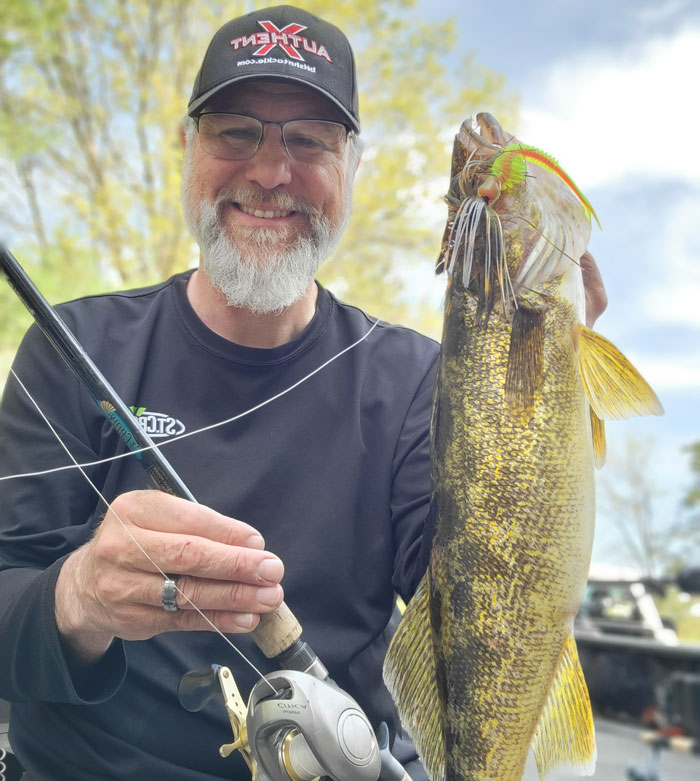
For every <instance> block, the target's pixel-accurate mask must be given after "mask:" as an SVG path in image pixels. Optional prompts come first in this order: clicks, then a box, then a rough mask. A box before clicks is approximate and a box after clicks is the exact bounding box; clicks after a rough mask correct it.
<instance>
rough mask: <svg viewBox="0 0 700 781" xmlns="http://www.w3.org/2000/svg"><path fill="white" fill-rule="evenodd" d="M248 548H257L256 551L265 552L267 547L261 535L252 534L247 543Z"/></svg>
mask: <svg viewBox="0 0 700 781" xmlns="http://www.w3.org/2000/svg"><path fill="white" fill-rule="evenodd" d="M245 544H246V547H247V548H255V549H256V550H263V548H264V547H265V540H263V538H262V537H261V536H260V535H259V534H251V535H250V537H248V539H247V540H246V541H245Z"/></svg>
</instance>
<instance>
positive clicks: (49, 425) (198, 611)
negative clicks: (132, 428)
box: [10, 369, 276, 693]
mask: <svg viewBox="0 0 700 781" xmlns="http://www.w3.org/2000/svg"><path fill="white" fill-rule="evenodd" d="M10 373H11V374H12V375H13V377H14V378H15V379H16V380H17V382H18V383H19V385H20V387H21V388H22V390H23V391H24V392H25V393H26V394H27V396H28V398H29V400H30V401H31V402H32V404H33V405H34V406H35V407H36V410H37V412H38V413H39V415H41V417H42V418H43V420H44V422H45V423H46V425H47V426H48V427H49V429H51V433H52V434H53V435H54V436H55V437H56V439H57V440H58V442H59V444H60V445H61V447H62V448H63V449H64V450H65V451H66V453H67V454H68V458H70V460H71V461H72V462H73V464H74V468H77V469H79V470H80V473H81V474H82V475H83V477H84V478H85V479H86V480H87V481H88V483H89V484H90V486H91V487H92V489H93V490H94V491H95V493H96V494H97V495H98V496H99V497H100V499H101V500H102V501H103V502H104V504H105V505H106V506H107V509H109V510H110V511H111V512H112V514H113V515H114V517H115V518H116V519H117V520H118V521H119V523H120V524H121V527H122V528H123V529H124V531H125V532H126V533H127V535H128V536H129V537H130V538H131V541H132V542H133V543H134V544H135V545H136V547H137V548H138V549H139V550H140V551H141V553H143V555H144V556H145V557H146V558H147V559H148V561H149V562H150V563H151V564H152V565H153V566H154V567H155V569H156V570H157V571H158V572H159V573H160V574H161V575H162V576H163V578H168V579H169V576H168V575H167V574H166V573H165V572H164V571H163V570H162V569H161V568H160V567H159V566H158V564H156V562H155V561H154V560H153V559H152V558H151V556H149V554H148V553H147V552H146V550H145V548H144V547H143V546H142V545H141V543H140V542H139V541H138V539H137V538H136V537H135V536H134V534H133V533H132V531H131V530H130V529H129V527H128V526H127V525H126V523H124V521H123V520H122V519H121V518H120V517H119V515H118V514H117V512H116V511H115V510H114V509H113V508H112V505H111V504H110V503H109V502H108V501H107V499H106V498H105V496H104V494H103V493H102V491H100V489H99V488H98V487H97V486H96V485H95V483H93V482H92V480H91V479H90V477H89V476H88V474H87V472H85V470H84V469H83V467H82V466H81V465H80V464H79V463H78V462H77V460H76V459H75V458H74V457H73V454H72V453H71V451H70V449H69V448H68V446H67V445H66V443H65V442H64V441H63V440H62V439H61V436H60V434H59V433H58V432H57V431H56V429H55V428H54V427H53V425H52V424H51V421H50V420H49V419H48V418H47V417H46V415H45V414H44V412H43V410H42V409H41V407H40V406H39V404H38V403H37V401H36V400H35V398H34V397H33V396H32V394H31V393H30V392H29V390H28V389H27V388H26V386H25V385H24V383H23V382H22V380H20V378H19V377H18V376H17V374H16V373H15V371H14V369H10ZM175 589H176V590H177V592H178V593H179V594H180V595H181V596H182V598H183V599H184V600H186V601H187V602H188V604H189V605H191V606H192V608H193V609H194V610H196V611H197V613H199V615H200V616H201V617H202V618H203V619H204V620H205V621H206V623H207V624H208V625H209V626H210V627H211V628H212V629H213V630H214V631H215V632H216V633H217V634H218V635H219V636H220V637H223V639H224V640H225V641H226V643H227V644H228V645H229V646H230V647H231V648H233V650H234V651H235V652H236V653H237V654H238V655H239V656H240V657H241V659H243V661H244V662H246V664H248V665H250V667H252V668H253V670H255V672H256V673H257V674H258V676H259V677H260V678H261V679H262V680H264V681H266V683H267V684H268V686H269V687H270V688H271V689H272V691H273V692H275V693H276V690H275V688H274V687H273V686H272V684H271V683H270V682H269V681H267V679H266V678H265V676H264V675H263V673H262V672H261V671H260V670H259V669H258V668H257V667H256V666H255V665H254V664H253V662H251V661H250V659H248V657H247V656H246V655H245V654H244V653H243V651H241V650H240V648H237V647H236V646H235V645H234V644H233V643H232V642H231V640H229V638H228V637H226V635H225V634H224V633H223V632H222V631H221V630H220V629H219V628H218V627H217V626H216V625H215V624H214V622H213V621H211V620H210V619H209V618H208V617H207V616H206V615H205V614H204V613H203V612H202V611H201V610H200V609H199V608H198V607H197V605H195V603H194V602H193V601H192V600H191V599H190V598H189V597H188V596H187V594H185V592H184V591H183V590H182V589H181V588H180V587H179V586H178V585H177V581H175Z"/></svg>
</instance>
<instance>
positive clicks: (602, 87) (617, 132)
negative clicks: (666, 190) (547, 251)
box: [519, 27, 700, 192]
mask: <svg viewBox="0 0 700 781" xmlns="http://www.w3.org/2000/svg"><path fill="white" fill-rule="evenodd" d="M698 73H700V28H690V27H686V28H685V29H683V30H681V31H679V32H678V33H676V34H675V35H674V36H673V37H668V38H657V39H653V40H650V41H648V42H647V43H645V44H644V45H641V46H638V47H636V48H635V49H634V50H631V51H630V50H626V51H625V52H624V53H622V52H620V53H613V52H607V51H606V52H604V51H600V50H599V51H598V52H590V51H589V52H587V53H586V55H585V56H584V57H576V56H575V55H574V56H572V57H569V58H567V59H566V60H565V61H560V62H558V63H556V64H554V65H553V66H552V67H551V68H549V69H548V70H546V71H545V72H544V73H543V74H542V78H541V80H540V85H541V86H540V87H539V89H538V90H537V92H536V93H534V92H533V94H532V95H528V94H525V95H524V96H523V105H522V111H521V115H522V122H521V125H520V133H519V135H520V137H521V139H522V140H523V141H524V142H526V143H532V144H535V145H537V146H538V147H541V148H543V149H545V150H546V151H547V152H549V153H550V154H553V155H555V156H556V157H557V158H558V159H559V161H560V162H561V164H562V165H563V167H564V168H565V169H566V170H567V171H568V172H569V173H570V174H571V175H572V176H573V177H574V179H575V180H576V182H577V183H578V184H579V186H580V187H581V188H582V189H584V192H585V188H587V187H588V188H591V187H596V186H599V185H603V184H607V183H610V182H612V181H615V180H619V179H621V178H624V177H632V176H637V175H647V176H652V177H660V178H664V179H666V180H668V179H674V178H675V179H679V180H683V181H687V182H692V183H693V184H695V183H697V182H698V181H699V180H700V155H698V154H697V153H696V152H695V151H694V147H695V134H696V132H697V128H698V127H700V101H698V100H696V98H695V97H694V93H693V89H692V87H691V86H690V85H692V84H693V82H694V80H695V79H696V77H697V74H698Z"/></svg>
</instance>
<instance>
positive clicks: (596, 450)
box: [588, 406, 606, 469]
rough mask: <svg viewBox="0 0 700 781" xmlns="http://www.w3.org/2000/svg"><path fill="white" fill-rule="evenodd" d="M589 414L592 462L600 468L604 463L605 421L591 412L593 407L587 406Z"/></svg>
mask: <svg viewBox="0 0 700 781" xmlns="http://www.w3.org/2000/svg"><path fill="white" fill-rule="evenodd" d="M588 411H589V412H590V414H591V436H592V437H593V463H594V464H595V466H596V469H600V468H601V467H602V466H603V464H604V463H605V452H606V444H605V423H603V421H602V420H601V419H600V418H599V417H598V416H597V415H596V414H595V412H593V407H590V406H589V408H588Z"/></svg>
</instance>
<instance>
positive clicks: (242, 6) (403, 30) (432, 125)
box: [0, 0, 515, 376]
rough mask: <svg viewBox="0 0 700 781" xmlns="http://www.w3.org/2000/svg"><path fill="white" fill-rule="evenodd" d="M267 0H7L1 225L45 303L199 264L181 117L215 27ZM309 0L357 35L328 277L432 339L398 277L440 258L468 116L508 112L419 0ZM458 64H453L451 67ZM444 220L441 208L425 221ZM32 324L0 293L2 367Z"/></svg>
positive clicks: (499, 93) (492, 84)
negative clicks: (339, 232)
mask: <svg viewBox="0 0 700 781" xmlns="http://www.w3.org/2000/svg"><path fill="white" fill-rule="evenodd" d="M268 4H269V2H267V1H265V0H264V1H263V2H233V3H231V2H229V3H223V2H218V1H217V0H210V1H208V2H203V1H202V0H129V1H128V2H127V0H91V2H87V0H41V1H40V0H5V2H4V4H3V11H2V16H3V25H2V32H1V33H0V171H1V173H2V178H3V181H4V182H6V183H7V184H6V186H4V187H3V190H2V191H1V192H0V215H2V216H1V217H0V235H2V236H4V237H6V239H7V237H9V238H10V239H11V244H12V248H13V250H14V251H15V254H16V255H17V256H18V258H19V259H20V260H21V261H22V262H23V263H24V264H25V265H26V267H27V269H28V271H29V272H30V273H31V275H32V276H33V277H34V278H35V279H36V280H37V281H38V283H39V285H40V287H41V288H42V289H43V290H44V291H45V293H46V294H47V297H48V298H49V299H50V300H52V301H58V300H64V299H69V298H73V297H75V296H78V295H82V294H84V293H86V292H97V291H99V290H102V289H108V288H114V287H118V286H126V285H129V286H131V285H138V284H143V283H148V282H152V281H155V280H158V279H162V278H165V277H167V276H168V275H170V274H171V273H173V272H175V271H178V270H181V269H184V268H187V267H188V266H191V265H193V264H194V262H195V260H196V248H195V247H194V245H193V242H192V240H191V238H190V237H189V235H188V234H187V232H186V229H185V227H184V223H183V220H182V217H181V213H180V203H179V175H180V164H181V159H182V148H181V139H180V120H181V118H182V116H183V114H184V112H185V107H186V103H187V99H188V97H189V92H190V90H191V85H192V83H193V81H194V77H195V74H196V71H197V68H198V67H199V62H200V59H201V56H202V52H203V51H204V47H205V46H206V44H207V42H208V39H209V38H210V37H211V34H212V32H213V31H214V30H215V29H217V27H218V26H219V25H220V24H221V23H222V21H224V20H226V19H229V18H231V17H232V16H234V15H236V14H239V13H243V12H245V11H250V10H252V9H253V8H255V7H264V6H265V5H268ZM299 5H300V6H302V7H305V8H306V9H308V10H309V11H312V12H315V13H318V14H320V15H322V16H324V17H325V18H327V19H329V20H330V21H332V22H334V23H335V24H337V25H338V26H339V27H341V28H342V29H343V30H345V31H346V32H347V34H348V35H349V37H350V39H351V40H352V41H353V44H354V48H355V53H356V58H357V63H358V72H359V73H358V75H359V82H360V94H361V114H362V121H363V139H364V143H365V152H364V159H363V163H362V165H361V167H360V171H359V173H358V177H357V184H356V190H355V193H356V194H355V207H354V213H353V218H352V220H351V224H350V227H349V229H348V232H347V236H346V238H345V240H344V242H343V244H342V245H341V246H340V247H339V248H338V250H337V251H336V255H335V258H334V260H333V261H331V262H330V263H329V264H327V265H326V267H325V269H324V271H323V273H322V280H323V281H324V282H326V283H327V284H329V285H330V286H331V287H334V288H336V289H337V290H338V292H339V293H340V294H341V295H342V296H343V297H344V298H345V299H346V300H351V301H353V302H355V303H357V304H359V305H361V306H363V307H365V308H367V309H368V310H369V311H371V312H374V313H376V314H379V315H381V316H382V317H384V318H385V319H389V320H394V321H402V322H406V323H408V324H411V325H414V326H416V327H422V328H424V329H426V328H427V329H430V328H432V329H433V332H437V331H438V329H439V326H438V325H437V321H438V320H439V318H438V316H437V314H436V313H434V312H433V313H430V312H428V315H427V317H426V308H425V306H424V303H423V302H422V301H421V299H420V296H419V295H416V294H415V292H414V291H413V290H411V289H407V288H410V287H411V286H410V284H408V283H407V282H406V274H407V271H409V270H410V269H411V268H415V267H416V266H417V265H422V266H423V268H424V270H423V272H422V273H423V274H425V275H426V278H428V277H427V275H429V274H431V267H430V261H432V260H433V259H434V257H435V255H436V253H437V251H438V247H439V241H440V236H441V225H440V221H441V220H442V219H444V213H442V212H440V211H438V210H437V209H436V207H437V206H439V202H440V189H439V188H436V181H439V182H441V187H442V188H446V186H447V174H448V171H449V154H450V149H451V139H452V137H453V135H454V133H455V131H456V130H457V127H458V125H459V122H460V121H461V120H462V119H463V118H465V117H466V116H467V115H469V114H470V113H473V112H474V111H476V110H479V109H484V108H486V109H488V110H490V111H492V112H494V113H496V114H497V115H499V116H500V117H504V118H505V121H506V122H510V123H512V121H513V119H514V111H515V109H514V103H513V100H512V99H510V100H509V99H507V97H506V96H505V95H504V91H503V80H502V79H501V78H500V77H497V76H496V75H494V74H493V73H491V72H488V71H486V70H484V69H481V68H479V67H477V66H476V65H475V64H474V63H473V62H472V61H471V60H470V59H469V57H456V56H452V59H448V55H449V54H450V52H451V51H453V49H454V45H455V35H454V32H453V25H451V24H450V23H446V24H425V23H422V22H421V21H420V18H419V17H418V15H417V11H416V8H415V6H416V3H415V0H385V1H384V2H381V3H377V2H373V1H370V0H358V1H357V2H353V3H349V4H344V5H340V4H337V3H335V2H331V0H317V1H316V2H304V0H300V2H299ZM455 63H459V67H458V68H457V69H455ZM431 214H432V215H435V214H443V216H442V217H435V216H433V217H432V218H431V217H430V216H429V215H431ZM27 322H28V318H27V317H26V316H24V315H23V314H22V313H21V307H20V305H19V304H18V303H17V302H16V301H14V300H13V294H12V293H11V292H10V291H9V290H8V289H7V287H6V286H3V287H1V288H0V361H2V362H4V365H2V366H0V369H2V370H3V371H2V374H3V376H4V375H5V369H6V367H7V360H8V356H9V355H11V354H12V353H13V352H14V349H15V346H16V343H17V340H18V338H19V335H20V334H21V333H22V331H23V330H24V328H25V327H26V324H27Z"/></svg>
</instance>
